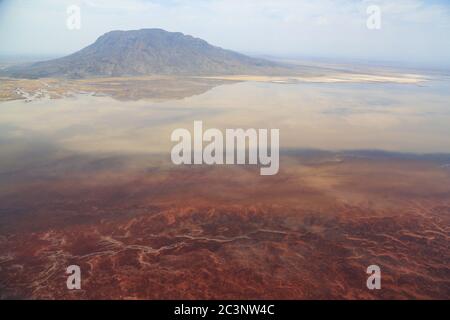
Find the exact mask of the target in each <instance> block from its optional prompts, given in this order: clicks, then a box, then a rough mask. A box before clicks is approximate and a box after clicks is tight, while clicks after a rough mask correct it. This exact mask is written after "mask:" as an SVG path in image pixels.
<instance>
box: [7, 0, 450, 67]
mask: <svg viewBox="0 0 450 320" xmlns="http://www.w3.org/2000/svg"><path fill="white" fill-rule="evenodd" d="M71 5H77V6H79V8H80V10H81V11H80V13H81V28H80V29H79V30H69V29H68V28H67V26H66V19H67V16H68V13H67V8H68V7H69V6H71ZM370 5H376V6H378V7H379V8H380V10H381V28H380V29H379V30H369V29H368V28H367V26H366V21H367V19H368V14H367V12H366V11H367V8H368V7H369V6H370ZM44 16H45V17H46V18H45V19H42V17H44ZM205 26H208V27H207V28H205ZM143 28H160V29H164V30H167V31H171V32H182V33H184V34H188V35H192V36H194V37H197V38H201V39H204V40H206V41H207V42H209V43H210V44H212V45H215V46H219V47H222V48H225V49H229V50H233V51H236V52H241V53H244V54H248V55H268V56H274V57H295V58H297V57H308V58H311V57H313V58H317V59H332V60H336V61H338V60H339V61H341V60H364V61H374V62H381V63H386V62H387V63H400V62H401V63H402V65H407V66H409V67H419V68H433V69H436V68H437V69H445V70H448V69H450V61H449V60H448V56H450V41H448V39H447V35H448V34H449V33H450V3H449V2H448V1H442V0H433V1H425V0H394V1H387V0H371V1H367V0H339V1H329V0H318V1H315V2H314V3H311V2H310V1H305V0H299V1H290V0H280V1H277V2H275V3H274V2H273V1H264V0H263V1H253V0H249V1H244V2H242V1H233V0H231V1H229V0H228V1H226V0H217V1H186V0H179V1H168V2H166V1H159V0H130V1H121V0H116V1H104V0H89V1H84V0H76V1H72V0H62V1H55V0H39V1H11V0H3V1H0V41H1V43H2V47H1V48H0V55H1V56H5V55H10V56H11V55H12V56H18V55H20V56H30V55H40V56H64V55H67V54H71V53H73V52H76V51H78V50H79V49H81V48H83V47H85V46H87V45H89V44H91V43H92V42H94V41H95V40H96V39H97V38H98V37H99V36H101V35H102V34H104V33H106V32H108V31H112V30H137V29H143ZM11 30H13V31H14V32H11ZM49 35H50V36H49Z"/></svg>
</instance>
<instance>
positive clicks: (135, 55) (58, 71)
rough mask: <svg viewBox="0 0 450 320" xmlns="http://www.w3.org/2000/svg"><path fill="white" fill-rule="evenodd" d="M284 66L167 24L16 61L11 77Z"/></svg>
mask: <svg viewBox="0 0 450 320" xmlns="http://www.w3.org/2000/svg"><path fill="white" fill-rule="evenodd" d="M287 71H289V69H288V68H287V67H285V66H282V65H280V64H277V63H275V62H270V61H267V60H263V59H255V58H251V57H248V56H245V55H242V54H239V53H236V52H233V51H229V50H224V49H222V48H219V47H215V46H212V45H210V44H208V43H207V42H206V41H204V40H201V39H198V38H194V37H191V36H188V35H184V34H182V33H179V32H167V31H164V30H162V29H142V30H134V31H111V32H108V33H106V34H104V35H103V36H101V37H100V38H98V39H97V41H96V42H95V43H93V44H91V45H89V46H88V47H86V48H84V49H82V50H80V51H78V52H76V53H74V54H71V55H69V56H66V57H63V58H59V59H55V60H50V61H44V62H37V63H34V64H31V65H27V66H15V67H11V68H7V69H6V70H5V72H6V75H8V76H12V77H26V78H28V77H32V78H37V77H68V78H84V77H93V76H135V75H152V74H159V75H223V74H277V73H286V72H287Z"/></svg>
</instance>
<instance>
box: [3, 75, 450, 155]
mask: <svg viewBox="0 0 450 320" xmlns="http://www.w3.org/2000/svg"><path fill="white" fill-rule="evenodd" d="M449 84H450V82H449V81H448V80H441V81H433V82H427V83H425V85H423V86H417V85H405V84H401V85H399V84H397V85H395V84H305V83H301V84H273V83H256V82H246V83H237V84H233V85H224V86H219V87H216V88H214V89H212V90H210V91H208V92H206V93H204V94H202V95H198V96H193V97H189V98H185V99H182V100H173V101H166V102H151V101H143V100H141V101H128V102H123V101H117V100H114V99H112V98H108V97H94V96H89V95H79V96H77V97H75V98H66V99H55V100H48V99H43V100H37V101H33V102H31V103H25V102H24V101H11V102H4V103H1V104H0V107H1V112H0V134H1V136H0V145H1V150H2V158H4V159H5V158H10V157H12V158H14V154H18V155H19V154H20V155H22V156H23V154H24V152H25V153H26V151H27V150H28V151H30V152H31V150H33V152H38V149H39V148H40V147H39V146H41V147H42V148H44V146H45V148H47V149H48V148H50V149H52V150H68V151H73V152H83V153H85V152H88V153H91V152H93V153H99V152H112V153H119V154H128V153H131V154H134V153H139V154H140V153H144V154H145V153H160V154H165V153H167V154H169V153H170V149H171V146H172V143H171V142H170V133H171V132H172V130H173V129H175V128H180V127H183V128H188V129H190V130H192V126H193V121H194V120H202V121H203V123H204V127H205V128H208V127H215V128H220V129H225V128H240V127H242V128H279V129H280V136H281V138H280V139H281V142H280V143H281V146H280V147H281V148H282V149H297V148H312V149H323V150H355V149H380V150H386V151H395V152H414V153H449V152H450V103H449V102H450V85H449ZM45 148H44V149H45ZM4 159H3V160H4Z"/></svg>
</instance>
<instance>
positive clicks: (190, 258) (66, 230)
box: [0, 153, 450, 299]
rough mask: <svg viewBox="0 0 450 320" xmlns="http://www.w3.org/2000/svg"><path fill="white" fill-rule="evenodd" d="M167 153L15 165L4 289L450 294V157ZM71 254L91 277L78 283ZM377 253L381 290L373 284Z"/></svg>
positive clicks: (25, 295)
mask: <svg viewBox="0 0 450 320" xmlns="http://www.w3.org/2000/svg"><path fill="white" fill-rule="evenodd" d="M167 161H168V160H167V159H158V158H155V159H152V160H151V161H149V160H148V158H145V159H144V158H139V157H134V158H124V157H122V158H120V157H111V156H105V157H100V156H99V157H97V158H87V157H86V158H83V157H81V156H77V157H70V156H67V157H62V158H61V159H59V160H58V161H53V162H50V163H46V164H38V165H35V166H33V167H31V168H29V167H28V169H27V170H18V171H15V172H9V173H5V172H3V173H2V183H1V185H0V187H1V188H0V192H1V193H0V253H1V256H0V298H2V299H8V298H21V299H29V298H32V299H36V298H37V299H40V298H44V299H315V298H318V299H328V298H330V299H380V298H386V299H431V298H436V299H448V298H450V247H449V243H450V242H449V240H450V170H449V169H450V168H449V166H448V165H446V162H443V161H437V160H430V159H428V160H427V159H418V158H413V157H412V158H411V157H410V158H408V157H406V158H400V157H389V156H378V157H361V156H352V155H350V154H348V155H346V154H328V153H327V154H320V153H318V154H290V155H285V156H283V157H282V159H281V161H282V166H281V168H282V169H281V171H280V173H279V174H278V175H277V176H272V177H262V176H259V174H258V173H259V170H258V169H257V168H256V167H250V166H232V167H226V166H224V167H201V166H200V167H178V168H175V167H172V166H170V165H166V164H165V163H167ZM71 264H76V265H79V266H80V267H81V270H82V290H78V291H69V290H68V289H67V288H66V277H67V276H66V274H65V270H66V268H67V266H69V265H71ZM372 264H376V265H379V266H380V268H381V272H382V289H381V290H375V291H370V290H368V289H367V288H366V279H367V277H368V275H367V274H366V268H367V267H368V266H369V265H372Z"/></svg>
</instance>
